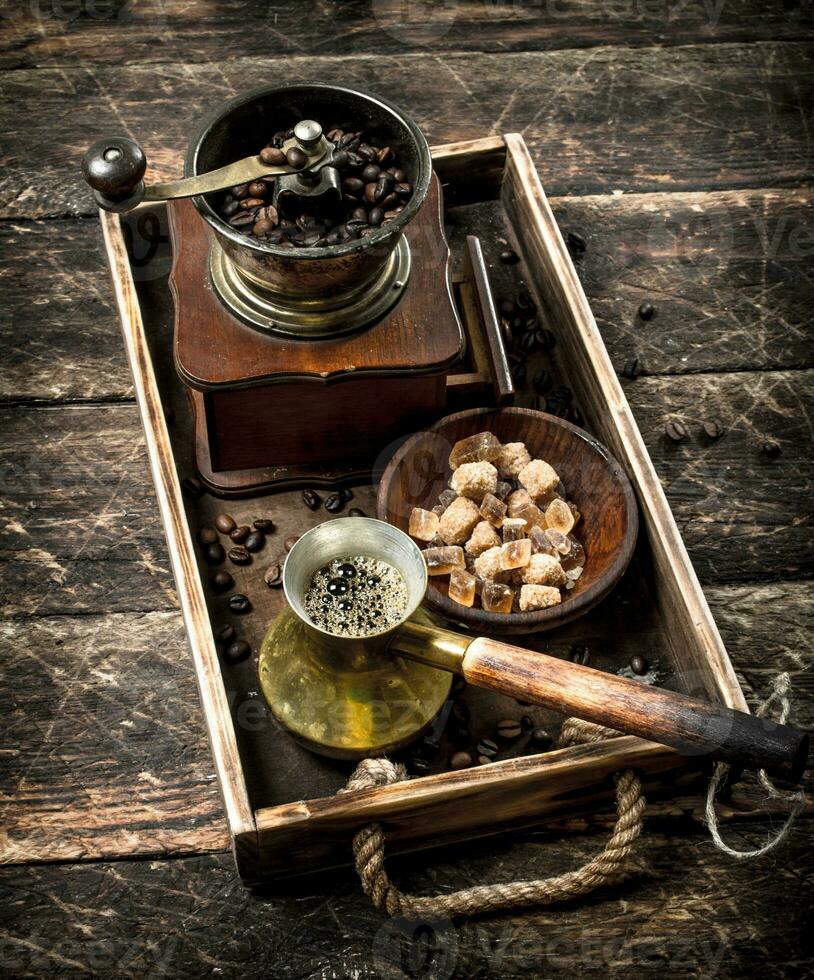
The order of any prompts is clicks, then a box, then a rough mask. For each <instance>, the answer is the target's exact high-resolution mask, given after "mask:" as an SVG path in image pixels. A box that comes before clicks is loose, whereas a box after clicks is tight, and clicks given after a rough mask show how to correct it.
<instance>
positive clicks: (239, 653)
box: [224, 640, 252, 664]
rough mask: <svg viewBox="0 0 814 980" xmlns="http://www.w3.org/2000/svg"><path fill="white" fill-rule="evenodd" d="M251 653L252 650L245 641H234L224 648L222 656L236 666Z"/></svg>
mask: <svg viewBox="0 0 814 980" xmlns="http://www.w3.org/2000/svg"><path fill="white" fill-rule="evenodd" d="M251 652H252V648H251V647H250V646H249V644H248V643H247V642H246V641H245V640H235V641H234V643H230V644H229V646H228V647H227V648H226V650H225V651H224V655H225V657H226V659H227V660H229V661H230V662H231V663H233V664H236V663H239V662H240V661H241V660H245V659H246V657H248V656H249V654H250V653H251Z"/></svg>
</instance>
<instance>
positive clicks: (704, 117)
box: [0, 43, 812, 218]
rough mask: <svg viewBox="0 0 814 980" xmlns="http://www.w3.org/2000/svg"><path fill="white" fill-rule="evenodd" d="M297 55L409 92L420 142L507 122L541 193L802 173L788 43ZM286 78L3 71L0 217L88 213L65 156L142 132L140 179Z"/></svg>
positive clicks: (239, 64)
mask: <svg viewBox="0 0 814 980" xmlns="http://www.w3.org/2000/svg"><path fill="white" fill-rule="evenodd" d="M307 66H308V73H309V75H311V76H312V77H316V78H334V77H341V78H342V81H343V82H344V83H345V84H348V85H351V86H353V85H357V86H360V87H362V88H366V89H370V90H372V91H375V92H377V93H379V94H381V95H384V96H388V97H391V98H392V99H394V100H395V101H396V102H398V103H399V104H401V105H405V106H409V108H410V112H411V114H412V115H413V117H414V118H415V120H416V122H417V123H418V124H419V125H420V126H421V127H422V128H423V129H424V132H425V134H426V136H427V138H428V139H429V141H430V142H431V143H444V142H450V141H454V140H462V139H477V138H479V137H482V136H484V135H488V134H490V133H492V134H494V133H498V134H499V133H504V132H512V131H518V132H522V134H523V135H524V137H525V138H526V140H527V141H528V143H529V145H530V146H531V148H532V153H533V159H534V163H535V165H536V166H537V167H538V168H539V171H540V175H541V177H542V180H543V182H544V184H545V186H546V189H547V191H548V193H549V194H552V195H555V194H571V193H578V194H587V193H591V192H605V193H610V192H612V191H630V190H650V191H664V190H668V191H672V190H677V189H714V188H719V189H720V188H731V187H744V186H753V187H763V186H766V185H767V183H771V185H772V186H782V185H794V184H796V183H798V182H800V181H801V180H804V179H806V178H808V177H810V175H811V157H810V151H809V149H808V147H807V145H806V141H805V140H804V139H801V136H800V133H801V130H802V131H804V129H805V107H806V104H807V100H809V99H810V93H811V78H812V58H811V49H810V48H809V47H808V46H807V45H804V44H797V43H787V44H775V43H767V44H756V45H752V46H749V47H744V46H742V45H729V44H726V45H711V46H710V45H698V46H688V47H677V48H661V49H655V48H654V49H650V48H644V49H638V48H637V49H630V48H618V49H617V48H596V49H593V50H590V51H567V52H557V51H555V52H546V53H517V54H494V55H493V54H484V55H480V56H478V57H477V58H473V57H471V56H470V55H456V54H450V55H448V56H445V57H444V58H443V59H438V60H436V59H435V58H433V57H431V56H429V55H424V54H410V55H400V56H399V55H396V56H394V57H392V58H381V59H379V58H370V57H345V58H331V57H323V56H320V57H314V58H309V59H308V61H307ZM290 78H291V67H290V65H289V63H288V62H287V61H286V59H284V58H281V59H279V60H271V61H270V60H269V59H267V58H258V57H245V58H236V59H234V60H231V61H226V62H223V63H215V64H200V65H197V64H195V65H190V64H170V65H157V66H155V65H144V66H130V67H119V66H115V67H111V68H106V67H96V66H89V67H88V68H67V69H59V70H57V69H48V68H42V69H36V70H28V69H22V70H19V71H13V72H6V73H5V74H4V76H3V79H2V89H0V92H2V95H3V100H2V103H0V128H2V130H3V132H4V133H5V144H4V162H5V167H4V170H3V173H2V179H0V216H2V217H6V218H20V217H38V216H59V215H82V214H84V215H89V214H92V213H93V206H92V199H91V196H90V192H89V190H88V189H87V187H86V185H84V182H83V180H82V177H81V174H80V171H79V161H80V158H81V156H82V154H83V153H84V151H85V150H86V149H87V147H88V146H89V145H90V144H91V143H92V142H94V141H95V140H97V139H101V138H102V137H104V136H107V135H110V134H111V133H120V132H122V131H123V132H124V133H125V134H126V135H129V136H133V137H135V138H136V139H137V140H140V141H141V142H143V144H144V149H145V151H146V154H147V159H148V173H149V175H150V177H151V179H159V180H160V179H167V178H169V177H171V176H177V175H178V174H179V173H180V170H181V157H182V152H183V150H184V149H185V147H186V144H187V141H188V139H189V137H190V136H191V135H192V132H193V130H194V129H195V128H196V120H198V119H200V118H202V117H203V116H204V115H205V114H206V112H208V111H209V110H210V109H211V107H212V106H214V105H216V104H218V103H220V102H223V101H225V100H226V99H228V98H230V97H232V96H233V95H235V94H236V93H237V92H239V91H245V90H247V89H249V88H251V87H252V86H259V85H262V84H273V83H275V82H284V81H287V80H290ZM441 93H443V97H441ZM21 103H24V104H25V105H26V106H27V111H26V112H25V113H21V112H19V111H18V109H17V106H19V105H20V104H21ZM55 132H58V133H59V138H58V139H55V138H54V133H55ZM699 133H703V136H699V135H698V134H699ZM159 134H160V135H159ZM767 134H770V138H767ZM32 160H36V166H35V167H32Z"/></svg>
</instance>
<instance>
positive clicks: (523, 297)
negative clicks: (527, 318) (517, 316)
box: [517, 286, 534, 310]
mask: <svg viewBox="0 0 814 980" xmlns="http://www.w3.org/2000/svg"><path fill="white" fill-rule="evenodd" d="M517 305H518V306H519V307H520V309H521V310H533V309H534V300H533V299H532V297H531V293H530V292H529V291H528V289H526V287H525V286H521V287H520V289H519V290H518V291H517Z"/></svg>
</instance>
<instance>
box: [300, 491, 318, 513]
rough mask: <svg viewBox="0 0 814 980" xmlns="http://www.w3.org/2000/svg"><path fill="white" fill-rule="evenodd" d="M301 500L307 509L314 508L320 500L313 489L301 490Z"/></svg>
mask: <svg viewBox="0 0 814 980" xmlns="http://www.w3.org/2000/svg"><path fill="white" fill-rule="evenodd" d="M302 502H303V503H304V504H305V506H306V507H307V508H308V509H309V510H316V509H317V507H319V505H320V503H321V502H322V501H321V498H320V496H319V494H318V493H317V492H316V491H315V490H303V492H302Z"/></svg>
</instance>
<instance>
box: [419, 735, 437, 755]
mask: <svg viewBox="0 0 814 980" xmlns="http://www.w3.org/2000/svg"><path fill="white" fill-rule="evenodd" d="M440 748H441V735H440V733H439V734H436V733H430V734H429V735H425V736H424V738H422V739H421V743H420V745H419V749H418V751H419V752H421V753H423V754H424V755H433V753H435V752H437V751H438V750H439V749H440Z"/></svg>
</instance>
